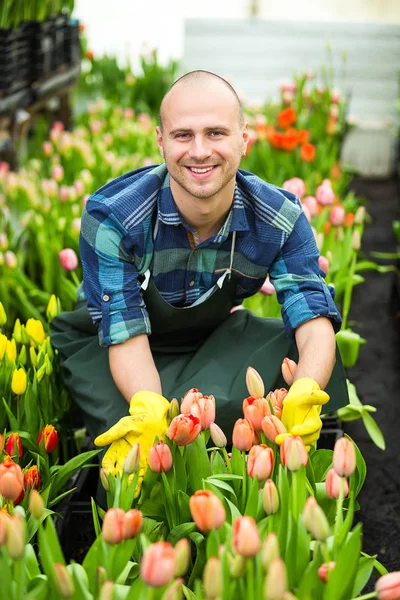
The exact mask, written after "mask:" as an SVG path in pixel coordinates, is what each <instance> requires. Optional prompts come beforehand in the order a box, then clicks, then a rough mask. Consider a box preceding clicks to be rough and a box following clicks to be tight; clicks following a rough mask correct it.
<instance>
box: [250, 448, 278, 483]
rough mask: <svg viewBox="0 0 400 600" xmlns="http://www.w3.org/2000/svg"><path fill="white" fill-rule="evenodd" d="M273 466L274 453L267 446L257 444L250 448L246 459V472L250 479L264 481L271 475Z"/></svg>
mask: <svg viewBox="0 0 400 600" xmlns="http://www.w3.org/2000/svg"><path fill="white" fill-rule="evenodd" d="M273 466H274V453H273V450H272V449H271V448H270V447H269V446H266V445H265V444H259V445H257V446H253V447H252V448H250V452H249V455H248V459H247V472H248V474H249V475H250V477H257V479H258V480H259V481H265V480H266V479H268V477H269V476H270V475H271V473H272V468H273Z"/></svg>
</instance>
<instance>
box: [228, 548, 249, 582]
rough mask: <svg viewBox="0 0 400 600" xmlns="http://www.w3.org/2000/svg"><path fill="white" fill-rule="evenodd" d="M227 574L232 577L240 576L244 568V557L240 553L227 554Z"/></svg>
mask: <svg viewBox="0 0 400 600" xmlns="http://www.w3.org/2000/svg"><path fill="white" fill-rule="evenodd" d="M228 567H229V575H230V576H231V577H232V578H233V579H238V578H239V577H242V576H243V575H244V572H245V568H246V559H245V557H244V556H242V555H241V554H230V553H229V554H228Z"/></svg>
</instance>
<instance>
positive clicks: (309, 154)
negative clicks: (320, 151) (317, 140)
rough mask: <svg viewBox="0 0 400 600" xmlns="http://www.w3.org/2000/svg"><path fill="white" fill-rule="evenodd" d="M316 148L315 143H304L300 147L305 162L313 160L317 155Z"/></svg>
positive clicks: (301, 156)
mask: <svg viewBox="0 0 400 600" xmlns="http://www.w3.org/2000/svg"><path fill="white" fill-rule="evenodd" d="M316 152H317V150H316V148H315V146H314V145H313V144H308V143H307V144H302V145H301V147H300V158H301V160H304V162H312V161H313V160H314V158H315V155H316Z"/></svg>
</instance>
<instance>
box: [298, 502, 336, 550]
mask: <svg viewBox="0 0 400 600" xmlns="http://www.w3.org/2000/svg"><path fill="white" fill-rule="evenodd" d="M302 518H303V523H304V525H305V527H306V528H307V530H308V531H309V532H310V533H311V535H312V536H313V537H314V538H315V539H316V540H319V541H324V540H326V538H327V537H329V523H328V519H327V517H326V514H325V513H324V511H323V510H322V508H321V507H320V506H319V504H318V503H317V501H316V499H315V497H314V496H309V497H308V498H307V500H306V503H305V505H304V509H303V515H302Z"/></svg>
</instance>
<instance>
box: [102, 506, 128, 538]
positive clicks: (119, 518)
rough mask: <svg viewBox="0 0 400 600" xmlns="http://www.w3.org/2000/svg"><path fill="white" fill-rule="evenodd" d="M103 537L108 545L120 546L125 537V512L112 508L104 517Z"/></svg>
mask: <svg viewBox="0 0 400 600" xmlns="http://www.w3.org/2000/svg"><path fill="white" fill-rule="evenodd" d="M101 535H102V536H103V539H104V541H105V542H107V544H112V545H114V544H120V543H121V542H122V540H123V539H124V537H125V512H124V511H123V510H122V508H110V509H109V510H108V511H107V512H106V514H105V515H104V520H103V526H102V528H101Z"/></svg>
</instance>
